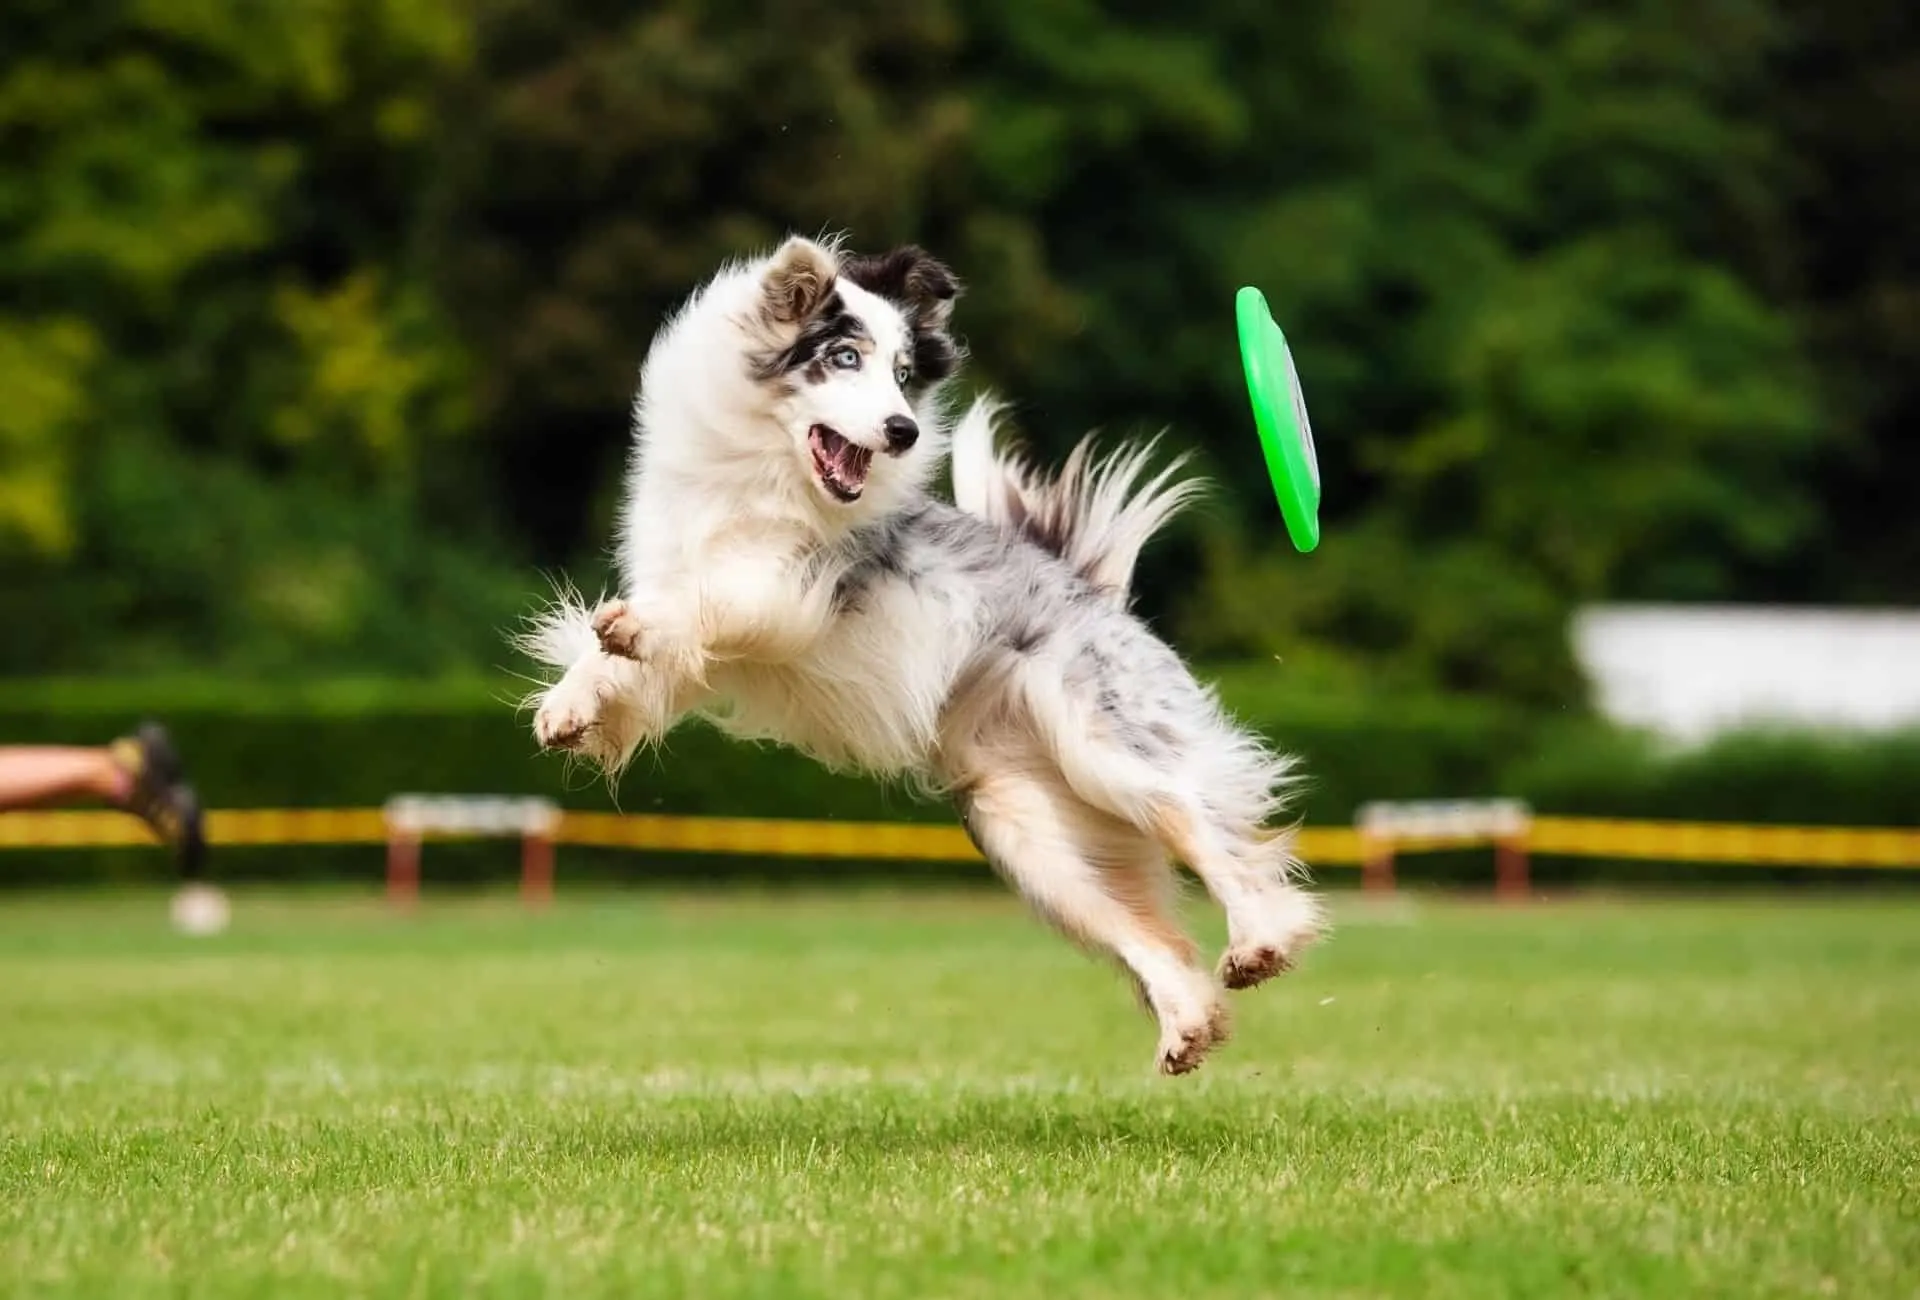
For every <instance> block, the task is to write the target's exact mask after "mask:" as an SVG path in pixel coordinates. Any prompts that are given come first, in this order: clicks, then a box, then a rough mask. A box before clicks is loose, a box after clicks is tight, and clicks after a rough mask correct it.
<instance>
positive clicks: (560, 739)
mask: <svg viewBox="0 0 1920 1300" xmlns="http://www.w3.org/2000/svg"><path fill="white" fill-rule="evenodd" d="M593 721H594V720H593V717H592V715H590V714H587V713H583V712H581V711H580V710H579V709H572V708H566V707H564V706H563V707H560V708H553V707H548V708H544V709H541V710H540V712H538V713H536V714H535V715H534V718H533V738H534V739H535V740H537V741H539V742H540V747H541V748H542V749H579V748H580V747H581V746H582V745H584V744H586V741H587V732H588V731H589V730H591V729H592V727H593Z"/></svg>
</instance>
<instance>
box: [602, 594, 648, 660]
mask: <svg viewBox="0 0 1920 1300" xmlns="http://www.w3.org/2000/svg"><path fill="white" fill-rule="evenodd" d="M593 634H594V635H595V636H597V637H599V638H600V649H601V650H603V651H605V652H606V653H607V654H610V655H613V656H614V657H615V658H618V659H640V658H642V657H643V654H642V651H643V649H644V646H645V641H646V636H647V629H646V628H645V627H643V626H642V625H641V623H640V620H639V619H638V618H636V617H635V616H634V613H633V610H632V609H630V608H628V606H627V602H626V601H624V600H609V601H607V602H605V603H604V604H602V605H601V606H600V608H599V609H596V610H594V611H593Z"/></svg>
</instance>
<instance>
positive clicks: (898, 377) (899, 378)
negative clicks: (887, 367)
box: [893, 366, 913, 388]
mask: <svg viewBox="0 0 1920 1300" xmlns="http://www.w3.org/2000/svg"><path fill="white" fill-rule="evenodd" d="M912 378H913V367H911V366H895V367H894V368H893V382H894V383H896V384H898V385H900V387H902V388H905V387H906V386H907V381H908V380H909V379H912Z"/></svg>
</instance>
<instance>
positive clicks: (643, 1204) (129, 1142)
mask: <svg viewBox="0 0 1920 1300" xmlns="http://www.w3.org/2000/svg"><path fill="white" fill-rule="evenodd" d="M1336 915H1337V917H1338V920H1339V922H1340V927H1341V928H1340V930H1339V932H1338V934H1337V935H1336V936H1335V939H1334V941H1333V942H1332V943H1331V944H1330V945H1329V946H1327V947H1326V948H1324V949H1322V950H1320V951H1319V952H1318V953H1317V954H1315V956H1314V958H1313V959H1312V960H1311V961H1310V962H1309V963H1308V965H1307V966H1306V968H1305V969H1304V970H1303V971H1301V972H1299V973H1297V974H1295V975H1292V976H1289V977H1288V978H1287V979H1284V980H1281V981H1278V982H1276V983H1274V984H1271V985H1269V986H1267V987H1266V988H1264V989H1261V990H1259V991H1257V992H1254V993H1249V994H1241V995H1236V998H1237V1001H1236V1006H1237V1008H1238V1010H1239V1013H1240V1014H1239V1025H1238V1034H1237V1036H1236V1038H1235V1041H1234V1042H1233V1043H1231V1044H1230V1045H1229V1046H1228V1047H1226V1048H1225V1049H1223V1050H1222V1051H1221V1052H1219V1053H1218V1054H1216V1055H1215V1056H1214V1057H1213V1058H1212V1059H1211V1060H1210V1061H1209V1063H1208V1065H1207V1066H1206V1068H1205V1069H1203V1070H1202V1071H1201V1073H1200V1074H1198V1075H1196V1076H1193V1077H1192V1078H1188V1079H1161V1078H1159V1077H1157V1076H1154V1075H1153V1074H1151V1073H1150V1070H1149V1060H1150V1057H1151V1054H1152V1048H1153V1041H1154V1036H1153V1033H1152V1030H1151V1028H1150V1027H1149V1025H1148V1023H1147V1022H1146V1020H1145V1018H1144V1017H1143V1016H1142V1015H1141V1014H1140V1013H1139V1012H1138V1011H1136V1010H1135V1009H1134V1006H1133V1004H1132V1001H1131V995H1130V992H1129V990H1128V989H1127V988H1126V987H1125V986H1124V984H1123V982H1122V981H1121V980H1120V979H1119V978H1117V977H1116V976H1114V975H1113V974H1112V973H1110V972H1109V971H1107V970H1106V969H1104V968H1103V967H1101V966H1099V965H1096V964H1094V963H1092V962H1090V961H1088V960H1086V959H1084V958H1082V957H1081V956H1079V955H1078V954H1077V953H1075V952H1074V951H1073V950H1071V949H1069V948H1067V947H1066V946H1064V945H1063V944H1061V943H1059V942H1058V941H1057V940H1055V939H1054V938H1053V937H1052V936H1051V935H1050V934H1048V933H1047V932H1046V931H1044V930H1042V929H1041V928H1040V927H1039V926H1038V925H1036V924H1034V923H1032V922H1030V921H1028V920H1027V919H1026V918H1025V917H1024V915H1022V914H1021V913H1020V912H1019V911H1018V910H1017V909H1016V908H1015V907H1014V906H1013V905H1012V904H1010V903H1008V902H1005V901H1004V900H1002V899H1000V898H999V897H997V896H995V895H991V894H977V895H965V894H940V895H931V896H913V895H904V896H896V897H885V896H877V895H862V896H859V897H834V896H827V895H819V894H814V895H804V896H799V897H795V898H785V899H775V898H766V897H747V896H734V897H728V896H715V897H707V898H694V897H685V896H649V895H644V894H642V895H630V896H625V897H619V898H601V899H587V900H564V899H563V902H562V904H561V905H560V906H559V907H558V908H557V909H556V910H555V911H554V912H553V913H551V914H549V915H547V916H544V917H539V918H531V919H530V918H527V917H525V916H523V915H521V914H520V913H519V912H518V911H517V910H516V908H515V907H514V906H513V905H512V904H510V903H508V902H504V901H499V900H489V901H469V902H456V901H446V900H445V898H444V896H443V898H442V899H441V900H439V901H435V900H433V899H432V897H431V895H430V896H429V905H428V907H427V908H426V910H425V911H424V912H423V913H422V915H421V916H420V917H418V918H417V919H415V920H413V921H410V922H409V921H401V920H397V919H394V918H391V917H388V916H387V915H385V914H384V913H383V912H382V911H381V910H380V908H379V906H378V904H377V903H376V902H374V901H372V900H370V899H367V900H362V899H359V898H348V897H345V896H342V895H338V894H332V895H321V896H317V897H313V898H306V899H302V898H296V897H278V898H275V897H258V896H247V895H243V896H242V897H241V898H240V899H239V900H238V904H237V908H236V925H235V929H234V930H233V931H232V932H231V933H229V934H228V935H226V936H224V937H222V938H220V939H217V940H213V941H199V942H195V941H189V940H185V939H177V938H175V937H173V936H172V935H170V934H169V933H167V932H166V930H165V929H164V925H163V922H164V911H163V904H162V901H161V900H160V899H159V898H158V896H145V897H138V898H130V897H116V898H113V899H110V900H108V899H101V898H87V897H76V898H65V899H46V898H33V899H27V898H20V897H0V1142H3V1143H4V1145H3V1146H0V1292H4V1293H5V1294H9V1295H90V1296H111V1297H135V1296H146V1295H167V1296H198V1295H209V1296H228V1295H242V1294H247V1295H269V1294H270V1295H274V1296H300V1295H321V1294H354V1295H408V1296H426V1295H434V1296H460V1297H467V1296H496V1295H498V1296H505V1295H515V1296H520V1295H548V1296H556V1297H559V1296H565V1297H578V1296H592V1295H617V1296H639V1295H654V1294H658V1295H689V1296H700V1297H725V1296H737V1295H761V1296H822V1297H826V1296H832V1297H854V1296H900V1297H911V1298H912V1300H931V1298H933V1297H954V1296H979V1297H995V1298H999V1297H1019V1296H1046V1297H1048V1298H1049V1300H1062V1298H1064V1297H1069V1296H1074V1297H1078V1296H1086V1297H1095V1296H1099V1297H1112V1296H1131V1295H1139V1296H1154V1297H1163V1298H1166V1300H1182V1298H1185V1297H1199V1296H1223V1297H1234V1298H1235V1300H1246V1298H1248V1297H1255V1296H1269V1295H1270V1296H1288V1297H1296V1296H1323V1295H1324V1296H1333V1295H1340V1296H1370V1295H1418V1296H1471V1297H1475V1298H1476V1300H1478V1298H1480V1297H1494V1296H1526V1297H1534V1296H1542V1295H1550V1294H1569V1295H1659V1296H1678V1295H1724V1296H1740V1297H1750V1296H1762V1295H1823V1294H1833V1295H1841V1296H1875V1297H1878V1296H1914V1295H1916V1294H1920V1192H1916V1190H1915V1189H1916V1184H1920V1169H1916V1165H1917V1164H1920V903H1916V902H1914V901H1887V900H1878V901H1874V902H1869V903H1859V902H1855V903H1848V904H1834V903H1821V902H1812V901H1806V902H1789V901H1772V902H1767V901H1744V902H1742V901H1735V902H1729V903H1726V904H1722V905H1706V904H1701V903H1677V902H1667V903H1642V904H1624V903H1622V904H1603V903H1591V904H1584V905H1577V906H1574V905H1568V906H1555V907H1540V908H1531V909H1496V908H1492V907H1470V906H1464V905H1449V904H1445V903H1439V902H1413V903H1409V904H1407V905H1405V906H1402V907H1398V908H1395V909H1391V910H1388V911H1371V910H1369V909H1366V908H1363V907H1358V906H1355V905H1354V903H1353V902H1352V901H1349V902H1348V903H1347V905H1346V906H1344V907H1340V908H1338V909H1337V912H1336Z"/></svg>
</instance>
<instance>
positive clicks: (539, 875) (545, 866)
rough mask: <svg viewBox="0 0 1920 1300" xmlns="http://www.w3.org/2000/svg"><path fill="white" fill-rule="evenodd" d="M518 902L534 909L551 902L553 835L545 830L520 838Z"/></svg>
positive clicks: (530, 832) (529, 833)
mask: <svg viewBox="0 0 1920 1300" xmlns="http://www.w3.org/2000/svg"><path fill="white" fill-rule="evenodd" d="M520 901H521V902H522V903H524V904H525V905H526V906H528V907H530V908H534V909H539V908H544V907H545V906H546V905H547V904H548V903H551V902H552V901H553V835H552V833H551V832H550V831H548V830H546V829H545V828H542V829H541V830H539V831H531V830H530V831H529V832H528V833H527V834H526V835H523V836H521V838H520Z"/></svg>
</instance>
